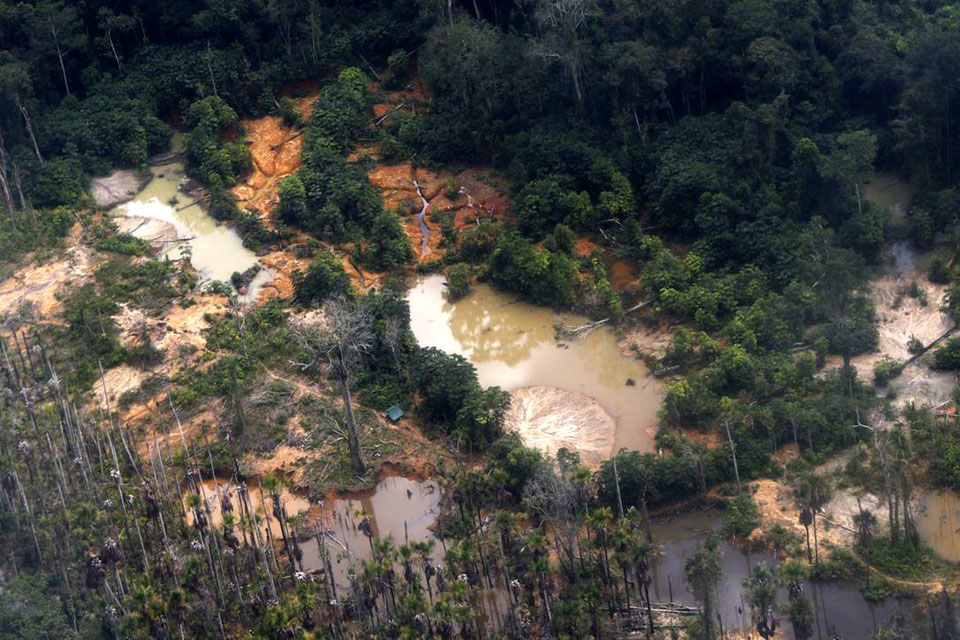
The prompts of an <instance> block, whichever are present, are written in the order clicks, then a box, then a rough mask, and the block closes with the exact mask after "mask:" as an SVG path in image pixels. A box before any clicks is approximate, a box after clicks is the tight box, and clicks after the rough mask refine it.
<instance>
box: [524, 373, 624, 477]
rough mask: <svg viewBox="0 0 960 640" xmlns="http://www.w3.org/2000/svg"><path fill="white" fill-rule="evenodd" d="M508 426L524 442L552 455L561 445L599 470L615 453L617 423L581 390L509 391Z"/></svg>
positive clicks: (535, 388) (584, 462) (537, 389)
mask: <svg viewBox="0 0 960 640" xmlns="http://www.w3.org/2000/svg"><path fill="white" fill-rule="evenodd" d="M510 398H511V402H510V410H509V411H508V412H507V418H506V429H507V430H508V431H516V432H517V433H518V434H519V435H520V438H521V439H522V440H523V442H524V444H526V445H527V446H529V447H533V448H534V449H539V450H540V451H543V452H544V453H546V454H548V455H550V456H553V455H555V454H556V453H557V451H559V450H560V448H561V447H566V448H567V449H569V450H570V451H575V452H577V453H579V454H580V459H581V460H582V462H583V464H585V465H586V466H588V467H590V468H591V469H596V468H597V467H599V466H600V463H601V462H603V461H604V460H606V459H607V458H609V457H610V456H611V455H612V454H613V443H614V437H615V435H616V431H617V423H616V421H615V420H614V419H613V416H611V415H610V414H609V413H607V411H606V409H604V408H603V407H601V406H600V403H599V402H597V401H596V400H594V399H593V398H591V397H590V396H588V395H586V394H583V393H580V392H578V391H565V390H563V389H557V388H556V387H526V388H524V389H517V390H516V391H514V392H512V393H511V394H510Z"/></svg>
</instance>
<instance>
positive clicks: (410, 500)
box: [184, 476, 442, 586]
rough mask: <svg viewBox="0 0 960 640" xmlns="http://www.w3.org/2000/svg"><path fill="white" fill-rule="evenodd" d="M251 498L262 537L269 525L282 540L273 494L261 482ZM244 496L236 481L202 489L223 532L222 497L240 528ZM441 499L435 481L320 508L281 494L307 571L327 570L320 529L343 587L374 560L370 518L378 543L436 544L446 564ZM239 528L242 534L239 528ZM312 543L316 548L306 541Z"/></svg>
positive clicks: (406, 482) (387, 487) (400, 481)
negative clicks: (437, 526) (439, 535)
mask: <svg viewBox="0 0 960 640" xmlns="http://www.w3.org/2000/svg"><path fill="white" fill-rule="evenodd" d="M247 492H248V495H249V501H250V505H251V507H252V509H253V512H254V514H255V515H256V516H258V517H259V518H260V519H261V522H260V528H261V532H262V533H263V535H266V526H267V524H269V527H270V533H271V535H272V536H273V537H274V539H275V540H280V539H281V535H282V531H281V527H280V522H279V520H277V519H276V518H275V517H274V516H273V514H272V512H273V499H272V497H271V496H270V494H269V492H268V491H267V490H266V489H265V488H263V487H262V485H260V484H259V482H258V481H257V480H256V479H254V480H252V481H251V482H249V483H248V484H247ZM239 494H240V491H239V488H238V486H237V485H236V483H235V482H233V481H232V480H231V479H226V478H218V479H217V480H204V481H203V482H202V483H201V485H200V496H201V499H203V500H204V501H205V502H206V504H207V506H208V507H209V510H210V515H211V520H212V521H213V524H214V526H216V527H219V526H220V525H221V524H222V522H223V516H224V514H223V511H222V505H221V498H222V497H227V498H228V499H229V501H230V503H231V505H232V506H233V517H234V520H235V521H237V522H238V523H239V519H240V514H241V513H243V509H242V508H241V500H240V495H239ZM440 497H441V492H440V486H439V484H438V483H437V481H436V480H432V479H424V480H415V479H411V478H407V477H404V476H388V477H384V478H382V479H381V480H380V481H379V482H377V484H376V486H375V487H374V488H373V489H371V490H369V491H362V492H358V493H353V494H348V495H346V496H344V497H340V498H336V499H332V500H325V501H318V502H311V501H310V500H308V499H307V498H306V497H305V496H304V495H302V494H299V493H297V492H296V491H291V490H290V489H289V488H286V487H284V488H282V489H281V490H280V503H281V505H282V506H283V508H284V511H285V513H286V517H287V518H288V520H290V521H292V523H293V524H294V527H295V528H296V530H297V531H299V532H302V533H303V535H302V536H301V537H300V546H301V547H302V549H303V567H304V569H305V570H307V571H310V570H317V569H322V568H323V564H322V561H321V555H320V549H319V546H318V545H317V544H316V536H315V535H314V532H315V531H316V530H317V529H319V530H320V531H321V532H323V541H322V542H323V544H324V545H326V547H327V549H328V550H329V553H330V558H331V562H332V565H333V568H334V574H335V577H336V579H337V584H338V585H340V584H342V585H343V586H346V585H347V584H349V581H348V569H349V567H350V566H351V565H353V564H355V563H356V562H358V561H360V560H369V559H370V558H371V549H370V542H369V540H368V538H367V537H366V536H365V535H364V534H363V532H362V531H361V530H360V529H359V528H358V527H359V526H360V523H361V522H362V521H363V519H364V518H369V520H370V524H371V528H372V531H373V537H374V539H376V540H383V539H386V538H387V537H391V538H393V540H394V541H395V542H396V543H397V544H403V543H404V542H406V541H411V542H412V541H430V540H433V541H434V545H435V551H434V553H436V554H437V555H436V557H435V558H434V560H435V561H436V562H439V560H440V558H442V550H440V547H441V545H440V544H439V543H438V542H437V540H436V538H435V537H434V535H433V532H432V531H431V528H432V527H433V525H434V523H435V522H436V519H437V517H438V516H439V515H440ZM261 498H262V501H261ZM184 506H185V507H186V496H184ZM265 514H266V516H267V517H266V518H264V515H265ZM193 521H194V518H193V514H192V513H190V510H189V508H188V509H187V523H188V524H189V525H191V526H192V525H193ZM237 526H238V532H239V524H238V525H237ZM311 537H312V538H313V541H312V542H308V541H306V540H308V539H310V538H311Z"/></svg>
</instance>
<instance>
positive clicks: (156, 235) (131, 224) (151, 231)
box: [113, 216, 188, 251]
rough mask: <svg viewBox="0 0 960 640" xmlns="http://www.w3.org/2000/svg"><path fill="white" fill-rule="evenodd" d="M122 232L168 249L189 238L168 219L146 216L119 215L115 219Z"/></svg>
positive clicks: (156, 248) (151, 244)
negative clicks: (182, 234) (181, 234)
mask: <svg viewBox="0 0 960 640" xmlns="http://www.w3.org/2000/svg"><path fill="white" fill-rule="evenodd" d="M113 222H114V224H116V225H117V231H118V232H120V233H129V234H130V235H132V236H136V237H137V238H140V239H141V240H146V241H147V242H148V243H150V246H151V247H153V249H154V250H155V251H156V250H160V249H166V248H167V247H168V246H170V245H171V244H175V243H177V242H183V241H185V240H187V239H188V238H183V237H181V236H180V232H179V231H178V230H177V227H176V226H175V225H174V224H173V223H172V222H170V221H168V220H161V219H160V218H145V217H143V216H119V217H116V218H114V219H113Z"/></svg>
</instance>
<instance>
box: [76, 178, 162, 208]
mask: <svg viewBox="0 0 960 640" xmlns="http://www.w3.org/2000/svg"><path fill="white" fill-rule="evenodd" d="M149 181H150V177H149V176H146V177H144V176H142V175H140V174H139V173H137V172H136V171H134V170H132V169H119V170H117V171H114V172H113V173H111V174H110V175H108V176H101V177H99V178H94V179H92V180H91V181H90V195H91V196H93V199H94V200H95V201H96V202H97V204H98V205H99V206H100V207H102V208H104V209H109V208H110V207H115V206H117V205H118V204H123V203H124V202H127V201H128V200H132V199H133V198H134V196H136V195H137V194H138V193H140V190H141V189H143V187H144V185H145V184H147V182H149Z"/></svg>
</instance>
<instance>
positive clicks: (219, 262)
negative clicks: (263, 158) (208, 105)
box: [110, 134, 273, 302]
mask: <svg viewBox="0 0 960 640" xmlns="http://www.w3.org/2000/svg"><path fill="white" fill-rule="evenodd" d="M182 147H183V135H182V134H174V138H173V142H172V143H171V148H172V149H174V150H178V149H181V148H182ZM150 172H151V178H150V180H149V181H148V182H147V183H146V185H145V186H144V187H143V189H142V190H141V191H140V192H139V193H138V194H137V195H136V197H134V198H133V199H132V200H130V201H128V202H125V203H124V204H121V205H119V206H117V207H115V208H114V209H112V210H111V211H110V215H111V216H113V217H114V218H115V219H117V221H118V223H119V224H123V223H124V222H125V221H124V220H123V219H124V218H132V219H133V220H134V221H135V224H132V226H130V227H129V229H128V230H129V232H130V233H132V234H133V235H134V236H137V237H140V238H143V239H145V240H147V241H149V242H151V243H152V244H154V245H159V247H160V248H159V250H158V257H159V258H163V257H169V258H171V259H180V258H186V257H189V259H190V263H191V264H192V265H193V267H194V268H195V269H196V270H197V272H198V273H199V274H200V278H201V280H204V281H209V280H220V281H222V282H225V283H227V284H228V285H229V284H230V276H231V275H232V274H233V273H234V272H238V273H243V272H244V271H246V270H247V269H249V268H251V267H253V266H254V265H257V264H259V261H258V260H257V256H256V254H254V253H253V251H251V250H249V249H247V248H246V247H244V246H243V239H242V238H241V237H240V235H239V234H238V233H237V232H236V231H235V230H234V229H233V228H232V227H230V226H228V225H225V224H221V223H219V222H217V221H216V220H215V219H214V218H213V217H212V216H211V215H210V214H209V213H208V212H207V211H206V209H204V207H203V206H202V205H201V204H200V203H199V202H198V201H197V202H196V203H195V204H191V203H194V202H195V199H194V197H193V196H191V195H189V194H187V193H185V192H183V191H182V190H181V187H182V186H183V184H184V181H185V179H186V170H185V165H184V161H183V160H174V161H171V162H168V163H165V164H161V165H154V166H151V167H150ZM127 222H131V221H127ZM143 223H146V224H143ZM123 226H125V227H126V226H127V225H123ZM164 229H165V230H164ZM272 277H273V276H272V274H271V272H270V270H269V269H267V268H265V267H263V265H261V269H260V272H259V273H258V274H257V275H256V276H255V277H254V279H253V281H252V282H251V283H250V285H249V287H248V289H247V291H246V292H245V293H243V294H241V295H240V300H241V301H243V302H252V301H254V300H256V297H257V294H258V293H259V291H260V289H262V288H263V286H264V285H265V284H267V283H268V282H269V281H270V280H271V279H272Z"/></svg>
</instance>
